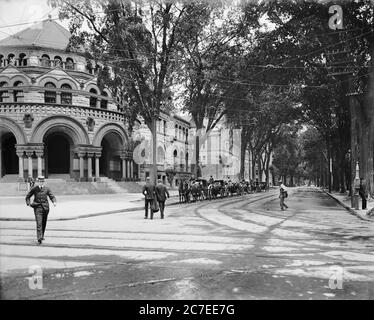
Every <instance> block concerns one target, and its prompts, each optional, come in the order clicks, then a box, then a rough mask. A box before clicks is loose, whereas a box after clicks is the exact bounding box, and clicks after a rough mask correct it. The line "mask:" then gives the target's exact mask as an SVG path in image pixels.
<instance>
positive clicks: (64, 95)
mask: <svg viewBox="0 0 374 320" xmlns="http://www.w3.org/2000/svg"><path fill="white" fill-rule="evenodd" d="M61 89H62V90H63V91H61V104H72V94H71V91H70V90H71V86H70V85H68V84H66V83H65V84H63V85H62V86H61ZM65 90H69V91H70V92H69V91H65Z"/></svg>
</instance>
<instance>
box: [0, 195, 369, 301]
mask: <svg viewBox="0 0 374 320" xmlns="http://www.w3.org/2000/svg"><path fill="white" fill-rule="evenodd" d="M289 191H290V192H289V194H290V195H289V198H287V199H286V200H287V201H286V203H287V204H288V205H289V209H288V210H286V211H280V209H279V200H278V197H277V195H278V193H277V190H272V191H270V192H267V193H259V194H253V195H246V196H243V197H232V198H227V199H223V200H216V201H211V202H209V201H204V202H198V203H194V204H188V205H185V204H183V205H176V206H171V207H168V208H167V211H166V219H165V220H161V219H159V215H157V214H156V219H155V220H153V221H152V220H145V219H143V216H144V213H143V212H142V211H133V212H124V213H116V214H110V215H102V216H95V217H89V218H82V219H76V220H68V221H50V222H49V223H48V225H47V231H46V235H45V236H46V240H45V242H43V245H42V246H37V245H36V244H35V240H36V237H35V230H34V229H35V226H34V223H33V222H31V221H0V226H1V228H0V229H1V233H0V243H1V245H0V269H1V274H2V278H1V279H2V284H1V285H2V286H1V294H2V298H6V299H19V298H27V299H373V298H374V253H373V248H374V242H373V239H374V232H373V231H374V223H372V222H368V221H363V220H360V219H359V218H358V217H356V216H353V215H351V214H350V213H349V212H347V211H346V210H344V209H343V208H342V207H340V206H338V205H337V203H336V202H335V201H334V200H332V199H331V198H330V197H328V196H327V195H325V194H324V193H322V192H321V191H319V190H318V189H315V188H294V189H292V188H290V189H289ZM34 265H38V266H41V267H42V270H43V289H36V290H31V289H29V280H28V277H30V275H31V274H30V273H29V270H28V269H29V267H30V266H34ZM334 270H337V273H334ZM337 274H342V289H339V288H336V289H333V288H330V287H329V279H330V278H331V276H332V275H337ZM330 285H331V281H330Z"/></svg>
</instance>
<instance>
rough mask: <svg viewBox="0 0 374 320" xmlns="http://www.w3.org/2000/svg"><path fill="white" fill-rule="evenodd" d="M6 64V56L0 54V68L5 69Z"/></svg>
mask: <svg viewBox="0 0 374 320" xmlns="http://www.w3.org/2000/svg"><path fill="white" fill-rule="evenodd" d="M3 64H4V56H3V55H2V54H0V67H3Z"/></svg>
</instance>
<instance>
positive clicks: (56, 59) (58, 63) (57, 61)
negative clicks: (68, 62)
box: [53, 56, 62, 67]
mask: <svg viewBox="0 0 374 320" xmlns="http://www.w3.org/2000/svg"><path fill="white" fill-rule="evenodd" d="M53 60H54V63H55V67H61V66H62V58H61V57H60V56H55V57H54V59H53Z"/></svg>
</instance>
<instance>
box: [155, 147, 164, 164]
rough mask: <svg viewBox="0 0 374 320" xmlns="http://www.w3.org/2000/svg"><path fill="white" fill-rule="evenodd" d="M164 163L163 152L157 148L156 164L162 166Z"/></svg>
mask: <svg viewBox="0 0 374 320" xmlns="http://www.w3.org/2000/svg"><path fill="white" fill-rule="evenodd" d="M164 161H165V152H164V149H163V148H162V147H158V148H157V163H158V164H163V163H164Z"/></svg>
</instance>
